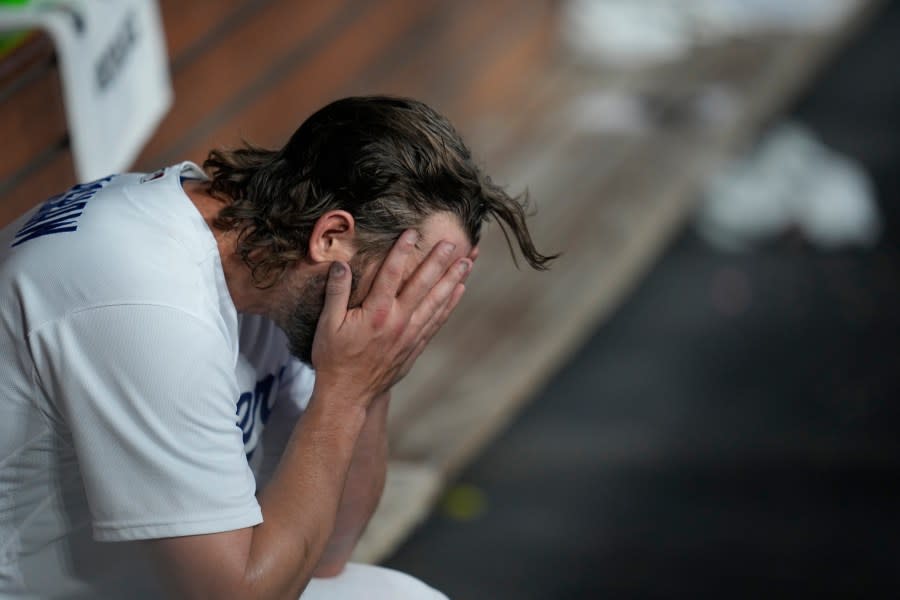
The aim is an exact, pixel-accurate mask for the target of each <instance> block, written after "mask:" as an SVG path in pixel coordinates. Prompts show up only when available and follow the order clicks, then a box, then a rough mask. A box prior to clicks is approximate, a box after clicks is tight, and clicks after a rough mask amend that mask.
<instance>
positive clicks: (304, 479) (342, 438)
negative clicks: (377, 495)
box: [245, 392, 365, 597]
mask: <svg viewBox="0 0 900 600" xmlns="http://www.w3.org/2000/svg"><path fill="white" fill-rule="evenodd" d="M318 395H319V397H318V398H317V397H316V395H314V397H313V399H312V401H311V402H310V406H309V409H308V410H307V412H306V414H305V415H304V417H303V418H302V419H300V421H299V422H298V424H297V427H296V428H295V430H294V433H293V435H292V436H291V438H290V440H289V441H288V445H287V447H286V448H285V451H284V454H283V456H282V459H281V462H280V463H279V465H278V468H277V469H276V471H275V474H274V475H273V478H272V480H271V481H270V482H269V484H268V485H267V486H266V487H265V489H263V491H262V493H261V494H260V496H259V503H260V507H261V509H262V513H263V519H264V522H263V523H262V524H260V525H258V526H257V527H255V528H254V529H253V538H252V544H251V545H250V548H249V552H248V558H247V564H246V571H245V574H246V576H247V579H248V581H249V582H251V583H253V584H254V587H257V586H260V585H261V586H262V587H265V588H266V589H267V591H269V592H272V593H273V595H272V597H278V596H280V595H281V594H282V593H284V594H288V593H290V594H294V597H296V595H299V592H300V591H302V589H303V588H304V587H305V586H306V583H307V582H308V581H309V578H310V577H311V576H312V574H313V571H314V569H315V567H316V565H317V564H318V563H319V561H320V559H321V557H322V553H323V552H324V550H325V548H326V545H327V543H328V540H329V539H331V537H332V534H333V532H334V526H335V522H336V518H337V514H338V506H339V501H340V499H341V498H342V494H343V490H344V487H345V482H346V481H347V475H348V472H349V470H350V466H351V464H352V460H353V456H354V450H355V448H356V446H357V441H358V439H359V437H360V435H361V432H362V430H363V427H364V423H365V412H364V410H362V409H359V408H347V409H345V408H341V407H340V403H339V402H336V401H335V399H333V398H329V397H328V394H327V392H325V393H319V394H318ZM356 406H359V404H356ZM298 506H299V507H302V510H298V508H297V507H298ZM278 582H283V585H279V583H278ZM295 592H296V594H295ZM263 597H269V596H268V595H264V596H263Z"/></svg>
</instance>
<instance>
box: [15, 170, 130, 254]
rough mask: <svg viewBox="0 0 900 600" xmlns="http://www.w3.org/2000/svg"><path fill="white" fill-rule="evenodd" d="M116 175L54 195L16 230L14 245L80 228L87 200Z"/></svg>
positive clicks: (81, 184)
mask: <svg viewBox="0 0 900 600" xmlns="http://www.w3.org/2000/svg"><path fill="white" fill-rule="evenodd" d="M113 177H114V175H109V176H108V177H104V178H103V179H98V180H96V181H91V182H89V183H80V184H78V185H76V186H75V187H73V188H72V189H70V190H69V191H68V192H66V193H65V194H61V195H58V196H53V197H52V198H50V199H49V200H47V202H45V203H44V205H43V206H42V207H41V208H40V210H38V211H37V212H36V213H35V214H34V216H32V217H31V218H30V219H28V222H27V223H25V225H23V226H22V228H21V229H20V230H19V231H18V232H16V237H15V241H14V242H13V243H12V247H13V248H15V247H16V246H18V245H19V244H24V243H25V242H27V241H28V240H33V239H35V238H39V237H42V236H45V235H52V234H54V233H65V232H68V231H75V230H76V229H78V217H80V216H81V213H82V211H83V210H84V207H85V206H86V205H87V201H88V200H90V199H91V198H92V197H93V196H94V194H96V193H97V191H98V190H100V189H101V188H102V187H103V186H104V185H106V184H107V183H109V181H110V180H111V179H112V178H113Z"/></svg>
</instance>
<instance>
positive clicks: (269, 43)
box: [0, 0, 877, 561]
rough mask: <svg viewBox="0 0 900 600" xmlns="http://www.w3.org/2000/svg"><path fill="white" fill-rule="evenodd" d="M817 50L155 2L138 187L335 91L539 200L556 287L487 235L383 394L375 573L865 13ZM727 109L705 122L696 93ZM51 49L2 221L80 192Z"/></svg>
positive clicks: (13, 128)
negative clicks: (591, 50) (576, 105)
mask: <svg viewBox="0 0 900 600" xmlns="http://www.w3.org/2000/svg"><path fill="white" fill-rule="evenodd" d="M876 5H877V2H875V1H872V2H866V3H864V5H863V6H862V8H861V9H860V10H859V11H858V13H856V14H854V16H853V18H852V19H850V20H849V21H848V22H847V23H845V24H844V25H843V26H842V27H841V28H839V30H837V31H834V32H829V33H827V34H824V35H803V36H780V37H775V36H772V37H767V38H766V39H759V40H742V41H733V42H729V43H726V44H722V45H719V46H716V47H707V48H704V49H702V50H698V51H696V52H694V53H693V54H692V55H691V56H690V57H689V58H688V59H686V60H684V61H680V62H678V63H673V64H669V65H665V66H662V67H657V68H652V69H645V70H641V71H628V72H621V71H615V70H612V69H604V68H599V67H596V66H593V67H592V66H586V65H583V64H578V63H577V62H576V61H573V60H572V57H571V56H570V55H569V54H568V53H567V52H566V51H565V50H564V49H563V47H562V45H561V44H560V41H559V35H558V30H559V28H558V10H559V3H558V2H556V1H554V0H496V1H492V2H476V1H475V0H457V1H454V2H448V1H441V0H383V1H376V0H347V1H340V2H338V1H335V2H294V1H291V0H215V1H213V0H196V1H194V2H189V3H185V2H178V1H177V0H161V2H160V6H161V9H162V15H163V21H164V26H165V31H166V38H167V43H168V48H169V53H170V59H171V70H172V79H173V85H174V89H175V105H174V108H173V109H172V110H171V111H170V112H169V114H168V115H167V116H166V117H165V119H164V120H163V122H162V123H161V125H160V127H159V128H158V130H157V131H156V133H155V134H154V136H153V137H152V139H150V140H149V141H148V143H147V144H146V147H145V148H144V150H143V152H142V153H141V155H140V157H139V158H138V160H137V161H136V163H135V165H134V168H135V169H136V170H144V171H147V170H153V169H155V168H157V167H159V166H161V165H165V164H170V163H173V162H177V161H180V160H185V159H191V160H195V161H197V162H202V160H203V158H204V157H205V154H206V152H207V151H208V150H209V149H210V148H211V147H214V146H221V145H225V146H234V145H237V144H239V143H240V141H241V139H247V140H248V141H252V142H254V143H256V144H260V145H268V146H277V145H280V144H281V143H283V142H284V141H285V140H286V139H287V137H288V136H289V135H290V134H291V133H292V132H293V130H294V129H295V127H296V126H297V125H299V123H300V122H301V121H302V120H303V119H304V118H305V117H306V116H307V115H308V114H310V113H311V112H312V111H313V110H315V109H316V108H318V107H320V106H322V105H323V104H325V103H326V102H328V101H330V100H332V99H335V98H338V97H341V96H346V95H352V94H362V93H381V92H383V93H391V94H399V95H408V96H413V97H417V98H420V99H422V100H425V101H426V102H428V103H430V104H432V105H433V106H435V107H436V108H438V109H439V110H441V111H442V112H443V113H445V114H446V115H448V116H449V117H450V118H451V120H453V121H454V122H455V123H456V124H457V126H458V128H459V129H460V131H461V132H462V133H463V135H464V137H466V138H467V139H468V140H469V142H470V145H471V147H472V148H473V150H474V151H475V154H476V155H477V156H479V157H480V158H481V160H482V162H483V163H484V164H485V166H486V169H487V171H488V172H489V173H492V174H495V177H494V179H495V180H498V181H501V182H506V183H508V184H509V185H510V187H511V189H512V190H513V191H521V190H522V189H524V188H525V187H526V186H527V187H528V188H529V190H530V192H531V196H532V198H533V199H534V200H535V205H536V207H537V214H536V216H535V217H534V218H533V219H532V227H533V231H534V234H535V237H536V240H537V243H538V246H539V247H540V248H541V249H543V250H545V251H563V252H564V253H565V254H564V257H563V258H562V259H561V260H560V261H559V262H558V264H557V265H556V266H555V267H554V269H553V270H552V271H550V272H549V273H543V274H537V273H534V272H531V271H530V270H527V269H523V270H521V271H519V270H516V269H515V268H513V266H512V263H511V261H510V259H509V257H508V252H507V250H506V249H505V245H504V243H503V238H502V236H500V235H499V234H498V232H497V231H496V230H489V231H488V232H487V233H486V235H485V239H484V241H483V243H482V254H481V258H480V259H479V264H478V265H477V267H476V270H475V272H474V273H473V276H472V278H471V280H470V283H469V286H468V293H467V295H466V298H465V300H464V302H463V303H462V305H461V306H460V308H459V309H458V311H457V313H456V314H454V316H453V318H452V320H451V322H450V323H449V325H448V326H447V327H446V328H445V329H444V330H443V331H442V332H441V334H440V335H439V337H438V338H437V339H436V340H435V342H434V343H433V344H432V347H430V348H429V350H428V351H427V352H426V353H425V355H423V357H422V358H421V359H420V361H419V364H418V365H417V367H416V369H415V370H414V371H413V373H411V374H410V376H409V377H408V378H407V379H406V380H405V381H404V382H403V383H402V384H401V385H400V386H399V388H398V390H397V393H396V394H395V400H394V403H393V406H392V412H391V418H390V436H391V442H392V462H391V468H390V472H389V478H388V485H387V489H386V493H385V497H384V500H383V502H382V504H381V506H380V507H379V511H378V513H377V514H376V517H375V519H374V520H373V522H372V524H371V526H370V528H369V530H368V531H367V533H366V535H365V536H364V538H363V540H362V542H361V543H360V546H359V548H358V550H357V553H356V558H357V559H358V560H364V561H377V560H379V559H381V558H383V557H384V556H386V555H387V554H388V553H389V552H390V551H391V550H392V549H393V548H395V547H396V545H397V544H398V543H400V542H401V541H402V539H403V538H404V537H405V536H406V535H407V534H408V533H409V531H410V530H411V528H412V527H413V526H414V525H415V524H416V523H417V522H418V521H419V520H421V519H422V518H424V517H425V516H426V515H427V514H428V512H429V511H430V510H431V508H432V507H433V506H434V501H435V499H436V498H437V497H438V494H439V493H440V491H441V489H442V488H443V487H444V485H446V483H447V482H448V481H450V480H451V479H452V478H453V477H454V475H455V474H456V473H458V471H459V469H460V468H461V467H462V466H464V465H465V464H466V463H467V462H468V461H469V460H471V458H472V457H473V456H475V455H476V454H477V453H478V452H479V451H480V449H481V448H483V446H484V444H485V443H487V441H489V440H490V439H491V438H492V437H493V436H494V435H495V434H496V433H497V432H498V431H499V430H500V429H501V428H502V427H504V426H505V424H506V423H508V422H509V420H510V419H511V418H513V416H514V415H515V413H516V411H517V410H518V409H519V408H520V407H521V406H522V404H523V403H524V402H525V401H527V399H528V398H529V397H530V396H531V395H532V394H533V393H534V391H535V390H536V389H537V388H538V387H540V386H541V385H542V384H543V383H544V382H545V381H546V380H547V379H548V377H549V376H550V375H551V374H552V373H553V372H554V371H555V370H556V369H557V368H558V366H559V365H560V364H561V363H562V362H563V361H564V360H565V359H566V358H567V357H568V356H569V354H570V353H571V352H572V351H573V350H574V349H575V348H577V347H578V346H579V345H580V344H581V343H582V341H583V340H584V339H585V338H586V336H587V335H589V334H590V333H591V332H592V331H593V330H594V328H595V327H596V325H597V324H598V323H599V322H601V321H602V319H603V318H605V317H606V316H607V315H608V314H609V313H610V311H612V310H613V309H614V308H615V307H616V306H617V304H618V303H619V302H620V301H621V299H622V298H623V297H624V296H625V295H626V294H627V293H628V291H629V290H630V289H631V288H632V287H633V286H634V284H635V283H636V282H637V281H638V280H639V278H640V276H641V274H642V273H643V272H644V271H645V270H646V268H647V267H648V265H649V264H650V263H651V262H652V261H653V260H654V259H655V258H656V257H657V256H658V255H659V253H660V252H661V250H662V249H663V248H664V247H665V245H666V243H667V242H668V240H669V239H670V238H671V236H672V234H673V232H674V231H676V230H677V228H678V227H679V226H680V225H681V223H682V222H683V221H684V219H685V218H686V217H687V215H688V214H689V212H690V208H691V204H692V201H693V197H694V195H695V191H696V189H697V186H698V184H699V182H700V181H702V179H703V178H704V177H705V176H706V175H707V174H708V173H709V172H710V171H711V169H712V168H713V167H714V166H715V164H716V163H717V162H718V161H720V160H721V159H722V158H723V157H725V156H728V155H729V154H731V153H732V152H733V151H734V150H735V149H736V148H738V147H740V146H741V145H743V144H745V143H746V142H748V141H749V140H750V139H752V137H753V134H754V133H755V132H756V131H757V130H758V129H759V127H760V126H761V125H763V124H764V123H765V122H766V121H768V120H770V119H771V118H772V117H773V116H774V115H777V114H778V113H779V111H780V110H782V109H783V107H784V106H785V105H786V103H788V102H789V101H790V100H791V98H793V97H794V96H795V95H796V93H797V92H799V91H800V90H802V89H803V88H804V87H805V85H806V83H807V82H808V81H809V78H810V77H812V76H813V75H814V74H815V72H816V70H817V69H818V68H820V66H821V65H823V64H824V63H825V61H826V60H827V58H828V56H829V55H830V54H831V53H832V52H834V50H835V49H836V48H838V47H839V46H840V44H841V42H842V41H843V40H845V39H847V37H848V36H850V35H852V34H853V33H854V32H855V31H856V30H857V29H858V27H859V26H860V25H861V24H862V23H864V22H865V20H866V18H868V17H869V16H870V15H871V14H872V12H873V11H874V10H875V6H876ZM710 90H725V91H726V92H727V93H728V94H729V97H730V98H732V99H733V100H734V104H733V108H734V110H733V111H731V112H730V113H727V111H726V114H720V115H718V116H717V117H716V118H715V119H713V120H710V119H704V118H702V117H701V115H702V110H701V109H700V108H699V107H700V106H701V103H702V99H703V97H704V94H705V93H707V92H709V91H710ZM598 91H601V92H616V93H621V94H630V95H633V96H635V97H637V98H640V99H641V102H643V104H644V105H645V106H646V107H647V111H648V116H649V118H650V127H649V128H648V130H646V131H644V132H640V133H633V134H626V133H612V132H606V133H603V132H599V131H592V130H586V129H585V128H584V127H582V126H581V125H583V123H581V124H580V123H579V122H578V121H577V120H576V119H574V118H573V117H572V102H573V100H574V99H576V98H578V97H580V96H581V95H583V94H589V93H594V92H598ZM59 92H60V90H59V77H58V72H57V70H56V61H55V58H54V52H53V48H52V45H51V44H50V42H49V40H48V39H47V38H46V36H43V35H40V34H34V35H31V36H30V37H29V38H28V40H27V41H26V43H25V44H23V45H22V46H20V47H19V48H17V49H16V50H15V51H14V52H13V53H11V54H10V55H7V56H6V57H4V58H3V59H2V60H0V131H3V132H6V133H7V134H8V135H9V136H10V139H13V140H15V142H16V143H15V144H14V145H13V146H12V147H7V148H6V149H5V150H4V160H3V161H0V197H2V202H0V224H5V223H7V222H8V221H10V220H11V219H12V218H13V217H14V216H16V215H18V214H20V213H21V212H23V211H24V210H25V209H27V208H28V207H30V206H33V205H34V204H35V203H37V202H39V201H41V200H42V199H44V198H45V197H47V196H49V195H51V194H52V193H54V192H57V191H60V190H62V189H65V188H66V187H68V186H69V185H71V184H72V183H74V181H75V176H74V171H73V167H72V159H71V154H70V151H69V146H68V139H67V133H66V123H65V118H64V115H63V109H62V103H61V100H60V93H59Z"/></svg>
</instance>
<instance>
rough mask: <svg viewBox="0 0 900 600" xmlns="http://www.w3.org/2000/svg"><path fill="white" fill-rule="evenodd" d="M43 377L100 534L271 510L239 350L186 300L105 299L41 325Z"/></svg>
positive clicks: (36, 342) (210, 526)
mask: <svg viewBox="0 0 900 600" xmlns="http://www.w3.org/2000/svg"><path fill="white" fill-rule="evenodd" d="M29 343H30V346H31V348H32V353H33V356H34V359H35V369H36V376H37V377H36V379H37V385H39V386H40V387H41V388H42V391H43V393H44V395H45V396H46V397H47V398H49V402H50V403H51V406H53V407H54V408H55V410H56V411H57V414H56V415H52V416H51V418H59V419H61V420H63V421H64V427H65V428H67V429H68V431H69V433H70V435H71V444H72V445H73V447H74V451H75V455H76V457H77V461H78V468H79V469H80V472H81V475H82V479H83V482H84V487H85V493H86V495H87V500H88V504H89V506H90V510H91V513H92V518H93V529H94V537H95V538H96V539H97V540H100V541H118V540H136V539H150V538H159V537H170V536H181V535H193V534H201V533H214V532H219V531H228V530H233V529H240V528H243V527H249V526H252V525H256V524H258V523H260V522H261V521H262V514H261V512H260V509H259V505H258V504H257V502H256V499H255V497H254V490H255V482H254V478H253V474H252V472H251V471H250V468H249V466H248V464H247V460H246V457H245V454H244V448H243V440H242V436H241V430H240V429H239V428H238V426H237V423H236V414H235V410H236V409H235V407H236V401H237V397H238V387H237V383H236V381H235V374H234V350H233V348H232V347H231V345H230V344H229V342H228V340H227V338H226V336H225V334H223V333H222V332H221V330H220V329H218V328H217V327H216V326H215V325H214V324H212V323H210V322H207V321H204V320H201V319H200V318H198V317H195V316H193V315H190V314H188V313H186V312H184V311H181V310H179V309H176V308H170V307H165V306H155V305H127V306H105V307H101V308H93V309H88V310H83V311H80V312H78V313H75V314H71V315H68V316H67V317H65V318H64V319H61V320H59V321H57V322H54V323H51V324H48V325H45V326H43V327H40V328H39V329H37V330H36V331H34V332H32V334H31V336H30V337H29Z"/></svg>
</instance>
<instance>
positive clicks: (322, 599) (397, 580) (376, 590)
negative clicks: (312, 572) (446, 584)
mask: <svg viewBox="0 0 900 600" xmlns="http://www.w3.org/2000/svg"><path fill="white" fill-rule="evenodd" d="M300 600H447V596H445V595H444V594H442V593H440V592H439V591H437V590H435V589H433V588H430V587H428V586H427V585H425V584H424V583H422V582H421V581H419V580H418V579H416V578H414V577H410V576H409V575H407V574H406V573H401V572H400V571H393V570H391V569H385V568H384V567H375V566H372V565H363V564H358V563H348V564H347V566H346V567H345V568H344V570H343V572H341V574H340V575H338V576H337V577H329V578H327V579H316V578H314V579H311V580H310V582H309V585H307V586H306V590H305V591H304V592H303V594H301V596H300Z"/></svg>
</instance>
